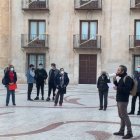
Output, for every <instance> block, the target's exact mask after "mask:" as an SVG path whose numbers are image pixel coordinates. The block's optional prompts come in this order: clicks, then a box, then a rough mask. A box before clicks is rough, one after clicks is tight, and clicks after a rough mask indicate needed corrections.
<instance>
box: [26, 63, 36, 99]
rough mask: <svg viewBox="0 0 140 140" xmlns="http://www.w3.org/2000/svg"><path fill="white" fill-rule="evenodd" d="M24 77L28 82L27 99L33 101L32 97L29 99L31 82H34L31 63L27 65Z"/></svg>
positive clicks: (33, 70) (33, 71)
mask: <svg viewBox="0 0 140 140" xmlns="http://www.w3.org/2000/svg"><path fill="white" fill-rule="evenodd" d="M26 77H27V83H28V92H27V100H28V101H33V99H31V93H32V89H33V84H34V83H35V68H34V65H33V64H30V65H29V69H28V71H27V74H26Z"/></svg>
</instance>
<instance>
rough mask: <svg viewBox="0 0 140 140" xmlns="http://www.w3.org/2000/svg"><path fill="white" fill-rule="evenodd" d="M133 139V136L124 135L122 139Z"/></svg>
mask: <svg viewBox="0 0 140 140" xmlns="http://www.w3.org/2000/svg"><path fill="white" fill-rule="evenodd" d="M132 137H133V134H126V135H125V136H124V137H122V139H130V138H132Z"/></svg>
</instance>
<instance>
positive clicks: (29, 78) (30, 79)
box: [26, 69, 35, 84]
mask: <svg viewBox="0 0 140 140" xmlns="http://www.w3.org/2000/svg"><path fill="white" fill-rule="evenodd" d="M26 77H27V83H28V84H29V83H35V79H34V77H35V72H34V71H32V70H30V69H29V70H28V71H27V73H26Z"/></svg>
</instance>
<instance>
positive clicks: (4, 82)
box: [2, 76, 6, 85]
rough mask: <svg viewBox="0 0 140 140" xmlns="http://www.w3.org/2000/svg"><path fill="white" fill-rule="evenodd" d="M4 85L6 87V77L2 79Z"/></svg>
mask: <svg viewBox="0 0 140 140" xmlns="http://www.w3.org/2000/svg"><path fill="white" fill-rule="evenodd" d="M2 84H3V85H6V81H5V76H4V77H3V78H2Z"/></svg>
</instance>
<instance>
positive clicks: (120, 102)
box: [113, 65, 133, 139]
mask: <svg viewBox="0 0 140 140" xmlns="http://www.w3.org/2000/svg"><path fill="white" fill-rule="evenodd" d="M116 75H117V76H118V77H120V80H119V81H118V80H117V78H116V76H115V77H114V78H113V80H114V84H115V86H116V87H115V89H116V90H117V94H116V101H117V107H118V114H119V117H120V119H121V126H120V130H119V131H118V132H115V133H114V135H118V136H123V137H122V138H123V139H130V138H132V137H133V134H132V128H131V122H130V119H129V116H128V114H127V106H128V101H129V95H130V91H131V89H132V87H133V79H132V78H131V77H129V76H127V68H126V67H125V66H123V65H120V66H119V68H118V70H117V74H116ZM125 77H126V78H125ZM124 78H125V81H124ZM125 126H126V127H127V134H126V135H125V136H124V131H125Z"/></svg>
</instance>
